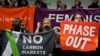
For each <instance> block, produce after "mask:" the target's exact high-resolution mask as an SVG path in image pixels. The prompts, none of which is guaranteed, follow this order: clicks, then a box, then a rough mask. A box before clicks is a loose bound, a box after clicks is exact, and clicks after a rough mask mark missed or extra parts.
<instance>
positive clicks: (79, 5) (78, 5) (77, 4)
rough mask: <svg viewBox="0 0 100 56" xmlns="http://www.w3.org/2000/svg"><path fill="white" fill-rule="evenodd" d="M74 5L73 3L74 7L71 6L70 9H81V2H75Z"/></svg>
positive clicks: (76, 0)
mask: <svg viewBox="0 0 100 56" xmlns="http://www.w3.org/2000/svg"><path fill="white" fill-rule="evenodd" d="M74 3H75V5H74V6H72V8H83V7H82V6H81V1H80V0H75V1H74Z"/></svg>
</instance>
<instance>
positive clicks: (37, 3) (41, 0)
mask: <svg viewBox="0 0 100 56" xmlns="http://www.w3.org/2000/svg"><path fill="white" fill-rule="evenodd" d="M35 6H36V7H39V8H47V4H46V3H44V0H36V1H35Z"/></svg>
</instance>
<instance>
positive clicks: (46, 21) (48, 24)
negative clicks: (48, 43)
mask: <svg viewBox="0 0 100 56" xmlns="http://www.w3.org/2000/svg"><path fill="white" fill-rule="evenodd" d="M49 30H52V28H51V22H50V19H48V18H44V19H43V24H42V26H41V22H38V23H37V28H36V31H35V33H38V32H46V31H49Z"/></svg>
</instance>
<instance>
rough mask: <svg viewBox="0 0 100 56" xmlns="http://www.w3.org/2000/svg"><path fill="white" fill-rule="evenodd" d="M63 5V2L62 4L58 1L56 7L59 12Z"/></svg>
mask: <svg viewBox="0 0 100 56" xmlns="http://www.w3.org/2000/svg"><path fill="white" fill-rule="evenodd" d="M61 4H62V2H61V1H60V0H58V1H57V3H56V7H57V8H56V9H58V10H59V9H60V6H61Z"/></svg>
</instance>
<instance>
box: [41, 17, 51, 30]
mask: <svg viewBox="0 0 100 56" xmlns="http://www.w3.org/2000/svg"><path fill="white" fill-rule="evenodd" d="M42 27H43V29H44V30H51V20H50V19H49V18H44V19H43V25H42Z"/></svg>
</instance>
